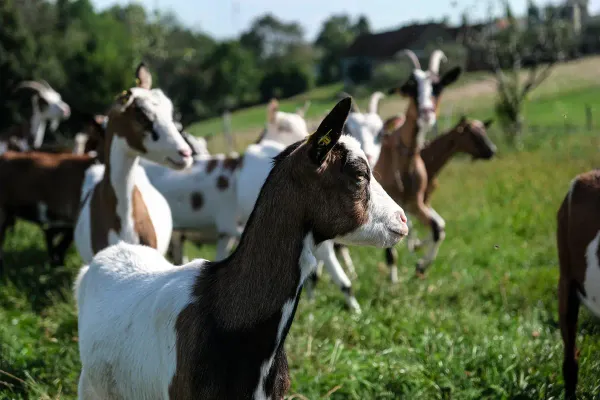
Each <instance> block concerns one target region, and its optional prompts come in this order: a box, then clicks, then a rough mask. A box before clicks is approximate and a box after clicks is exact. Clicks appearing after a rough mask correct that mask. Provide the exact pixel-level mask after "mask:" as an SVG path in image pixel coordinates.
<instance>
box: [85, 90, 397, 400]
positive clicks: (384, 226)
mask: <svg viewBox="0 0 600 400" xmlns="http://www.w3.org/2000/svg"><path fill="white" fill-rule="evenodd" d="M349 110H350V101H349V99H346V100H342V101H341V102H340V103H338V105H337V106H336V107H334V109H333V111H332V112H331V113H330V115H329V117H328V118H326V119H325V121H324V122H323V123H322V124H321V127H320V128H319V129H318V130H317V132H316V133H315V134H314V135H312V136H311V138H310V139H309V140H308V141H306V142H298V143H296V144H294V145H292V146H289V147H288V148H287V149H286V150H285V151H283V152H282V153H280V154H279V155H278V156H277V157H276V159H275V166H274V168H273V170H272V171H271V172H270V174H269V177H268V178H267V180H266V182H265V184H264V186H263V187H262V189H261V193H260V196H259V198H258V201H257V202H256V207H255V209H254V211H253V212H252V216H251V218H250V220H249V222H248V226H247V227H246V230H245V231H244V233H243V235H242V238H241V240H240V244H239V246H238V247H237V249H236V250H235V251H234V252H233V253H232V255H231V256H230V257H229V258H227V259H226V260H223V261H221V262H208V261H206V260H200V259H199V260H195V261H193V262H191V263H189V264H186V265H183V266H174V265H172V264H170V263H169V262H167V261H166V260H165V259H164V258H163V257H162V256H161V254H160V253H159V252H157V251H156V250H154V249H151V248H149V247H146V246H139V245H131V244H126V243H119V244H117V245H115V246H111V247H109V248H107V249H105V250H103V251H101V252H100V253H99V254H98V255H96V256H95V257H94V259H93V261H92V263H91V264H90V265H89V266H84V267H83V268H82V269H81V271H80V273H79V275H78V277H77V280H76V283H75V296H76V298H77V305H78V314H79V321H78V328H79V351H80V357H81V364H82V371H81V375H80V378H79V387H78V395H79V399H80V400H86V399H164V400H167V399H178V400H192V399H194V400H195V399H242V398H243V399H254V400H266V399H282V398H283V397H284V395H285V393H286V392H287V390H288V389H289V386H290V377H289V371H288V365H287V357H286V354H285V348H284V342H285V339H286V337H287V334H288V331H289V329H290V326H291V324H292V321H293V318H294V314H295V310H296V307H297V305H298V301H299V296H300V293H301V291H302V285H303V283H304V281H305V279H306V277H307V276H308V275H309V274H310V273H311V271H312V270H313V269H314V267H315V266H316V260H315V258H314V256H313V254H312V251H311V249H312V248H313V247H315V246H318V245H319V243H321V242H322V241H323V240H331V239H337V240H340V241H343V242H345V243H355V244H361V245H371V246H378V247H383V246H393V245H395V244H396V243H397V242H398V241H399V240H400V239H401V237H402V236H404V235H406V233H407V232H408V227H407V226H406V217H405V215H404V212H403V210H402V209H401V208H400V207H399V206H398V205H397V204H396V203H395V202H393V201H392V200H391V198H390V197H389V196H388V195H387V194H386V193H385V192H384V191H383V190H382V188H381V186H380V185H379V184H378V183H377V181H376V180H375V178H374V177H373V175H372V174H371V170H370V167H369V165H368V163H367V161H366V158H365V155H364V152H363V151H362V150H361V149H360V147H359V145H358V143H357V142H356V140H354V139H353V138H351V137H349V136H344V137H343V138H341V139H340V135H341V130H342V126H343V123H344V120H345V118H346V116H347V115H348V111H349Z"/></svg>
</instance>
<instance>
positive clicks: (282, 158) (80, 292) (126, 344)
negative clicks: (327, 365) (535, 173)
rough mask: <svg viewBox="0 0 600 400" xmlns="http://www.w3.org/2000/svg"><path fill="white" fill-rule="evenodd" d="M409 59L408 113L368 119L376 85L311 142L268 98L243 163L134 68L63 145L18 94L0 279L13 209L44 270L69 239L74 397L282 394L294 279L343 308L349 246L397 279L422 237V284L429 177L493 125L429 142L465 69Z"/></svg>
mask: <svg viewBox="0 0 600 400" xmlns="http://www.w3.org/2000/svg"><path fill="white" fill-rule="evenodd" d="M406 54H407V55H408V56H409V57H410V59H411V60H412V62H413V64H414V70H413V72H412V74H411V75H410V77H409V78H408V80H407V81H406V82H405V83H404V84H403V85H402V86H400V87H398V88H394V89H392V90H390V94H392V93H399V94H401V95H403V96H405V97H406V98H408V100H409V101H408V106H407V109H406V112H405V113H404V114H403V115H401V114H399V115H397V116H393V117H391V118H389V119H387V120H386V121H383V120H382V119H381V118H380V117H379V115H378V102H379V100H380V99H381V98H382V97H383V96H384V95H383V93H381V92H376V93H374V94H373V95H372V97H371V100H370V103H369V107H368V110H367V112H366V113H361V112H360V111H359V110H358V109H357V108H356V106H355V105H354V104H353V102H352V100H351V98H350V97H346V98H344V99H343V100H341V101H339V102H338V103H337V104H336V105H335V107H334V108H333V109H332V110H331V111H330V112H329V113H328V114H327V115H326V116H324V118H322V120H321V122H320V124H319V125H318V127H317V128H316V130H315V131H314V133H312V134H309V131H308V128H307V124H306V121H305V119H304V111H306V110H305V109H300V110H298V111H297V112H296V113H287V112H282V111H279V109H278V104H277V102H276V101H272V102H271V103H270V104H269V105H268V108H267V124H266V128H265V130H264V131H263V133H262V134H261V135H260V137H259V138H258V140H257V141H256V143H254V144H252V145H250V146H249V147H248V148H247V149H246V151H245V152H244V154H243V155H238V154H235V153H234V154H229V155H223V154H219V155H211V154H209V153H208V151H207V148H206V142H205V141H204V140H203V139H197V138H194V137H192V136H190V135H189V134H187V133H186V132H184V131H183V130H182V128H181V126H180V125H179V124H178V123H177V122H176V121H174V119H173V114H174V113H173V105H172V102H171V100H170V99H169V98H168V97H167V96H166V95H165V94H164V93H163V92H162V91H161V90H160V89H152V76H151V74H150V72H149V71H148V69H147V68H146V66H145V65H144V64H140V66H139V67H138V68H137V71H136V78H137V79H136V82H137V86H136V87H133V88H130V89H128V90H126V91H124V92H123V93H121V94H120V95H119V96H117V98H116V101H115V102H114V104H113V105H112V106H111V108H110V110H109V111H108V113H107V115H106V116H105V115H97V116H94V118H90V119H89V120H88V121H87V122H86V123H85V127H84V128H83V129H82V130H83V132H82V133H80V134H78V135H77V136H76V138H75V143H76V146H75V148H72V149H69V148H63V147H60V146H59V147H58V148H57V147H50V146H47V145H44V143H43V139H44V133H45V129H46V125H47V124H48V123H50V126H51V128H52V129H56V127H57V126H58V125H59V124H60V123H61V122H62V121H64V120H66V119H67V118H69V116H70V113H71V111H70V108H69V106H68V105H67V104H66V103H64V102H63V101H62V100H61V97H60V95H59V94H58V93H57V92H56V91H54V90H53V89H52V88H51V87H50V85H48V84H47V83H46V82H44V81H40V82H31V81H30V82H24V83H22V84H21V85H20V86H19V89H20V90H25V89H28V90H31V91H32V97H31V101H32V113H31V115H30V116H29V117H30V118H29V119H28V120H26V122H25V123H23V124H22V125H20V126H15V127H13V128H12V129H10V130H8V131H7V132H5V133H3V134H2V136H1V137H0V152H2V154H1V155H0V186H1V187H2V190H1V191H0V271H2V268H5V265H4V252H3V247H4V246H3V244H4V239H5V234H6V231H7V228H8V227H10V226H11V225H13V224H14V223H15V220H16V219H17V218H20V219H25V220H29V221H32V222H35V223H37V224H38V225H40V226H41V227H42V229H43V231H44V234H45V238H46V245H47V250H48V254H49V257H50V260H51V263H52V264H53V265H60V264H62V263H63V262H64V258H65V254H66V251H67V249H68V248H69V246H70V244H71V242H72V241H73V240H74V241H75V245H76V248H77V250H78V252H79V255H80V256H81V258H82V260H83V262H84V264H85V265H84V266H83V267H82V268H81V270H80V272H79V275H78V276H77V279H76V282H75V293H76V300H77V306H78V316H79V321H78V329H79V350H80V357H81V363H82V371H81V375H80V380H79V388H78V393H79V398H80V399H149V398H163V399H168V398H169V399H242V398H243V399H247V398H252V399H255V400H259V399H282V398H283V396H284V394H285V393H286V391H287V390H288V389H289V386H290V378H289V374H288V365H287V358H286V354H285V350H284V342H285V338H286V336H287V333H288V331H289V328H290V326H291V323H292V320H293V318H294V313H295V311H296V307H297V305H298V301H299V296H300V293H301V290H302V288H303V286H304V285H305V284H306V285H307V288H308V289H310V290H309V295H310V296H312V295H313V294H312V293H313V291H312V289H313V286H314V284H315V282H316V277H317V276H318V274H317V267H318V266H320V265H323V266H324V267H325V269H326V270H327V271H328V273H329V274H330V275H331V276H332V279H333V281H334V282H335V283H336V284H337V285H338V286H339V287H340V289H341V291H342V293H343V294H344V296H345V298H346V302H347V304H348V306H349V307H350V308H351V309H352V310H353V311H355V312H360V306H359V303H358V301H357V300H356V298H355V297H354V295H353V292H352V286H351V281H350V279H349V278H348V276H347V275H346V273H345V272H344V269H343V268H342V266H341V265H340V262H339V261H338V255H341V256H342V259H343V261H344V263H345V265H346V268H347V269H348V271H349V272H350V274H351V275H354V276H355V275H356V274H355V271H354V266H353V263H352V259H351V257H350V253H349V251H348V248H347V247H345V246H346V245H364V246H376V247H381V248H385V256H386V260H387V264H388V266H389V270H390V276H391V280H392V281H393V282H395V281H396V280H397V274H398V273H397V266H396V258H397V256H396V252H395V249H394V246H395V245H396V244H397V243H398V242H399V241H400V240H401V239H402V238H403V237H405V236H408V238H407V242H408V247H409V250H410V251H415V250H417V249H418V248H420V247H423V246H424V247H426V251H425V255H424V257H422V258H421V259H420V260H419V261H418V263H417V265H416V272H417V274H419V275H420V276H423V274H424V273H425V271H426V269H427V267H429V265H430V264H431V263H432V262H433V261H434V260H435V258H436V255H437V252H438V249H439V247H440V244H441V242H442V241H443V239H444V236H445V233H444V227H445V222H444V219H443V218H442V217H441V216H440V215H439V214H438V213H437V212H436V211H435V210H434V209H433V208H432V207H431V205H430V197H431V194H432V192H433V190H434V189H435V187H436V176H437V175H438V173H439V171H440V170H441V169H442V167H443V166H444V165H445V164H446V163H447V162H448V161H449V160H450V158H452V156H454V155H455V154H457V153H459V152H462V153H467V154H470V155H471V156H472V157H473V158H475V159H490V158H492V157H493V155H494V153H495V151H496V148H495V146H494V144H493V143H492V142H491V141H490V139H489V138H488V137H487V134H486V129H487V128H488V127H489V126H490V124H491V122H492V121H491V120H490V121H485V122H481V121H477V120H470V119H468V118H466V117H462V118H461V120H460V121H459V122H458V124H457V125H456V126H455V127H454V128H453V129H451V130H450V131H449V132H447V133H444V134H441V135H439V136H438V137H436V138H435V139H434V140H432V141H430V142H429V143H425V135H426V134H427V133H428V132H429V131H430V130H431V128H432V127H433V126H434V124H435V123H436V116H437V112H438V108H439V107H440V101H441V97H440V96H441V94H442V92H443V90H444V88H445V87H447V86H448V85H451V84H452V83H454V82H455V81H456V80H457V79H458V77H459V76H460V73H461V69H460V68H459V67H455V68H452V69H450V70H449V71H448V72H446V73H445V74H443V75H441V76H440V74H439V66H440V63H441V61H442V60H444V59H445V56H444V54H443V53H442V52H441V51H440V50H436V51H434V52H433V54H432V55H431V57H430V64H429V68H428V69H427V70H423V69H421V66H420V64H419V61H418V59H417V57H416V56H415V55H414V54H413V53H412V52H410V51H406ZM374 176H376V177H377V179H375V178H374ZM598 201H600V174H598V173H595V172H590V173H588V174H584V175H582V176H580V177H578V178H577V179H576V180H575V181H574V182H573V184H572V186H571V190H570V191H569V194H568V195H567V197H566V199H565V201H564V203H563V205H562V206H561V208H560V211H559V221H558V222H559V230H558V244H559V253H560V264H561V273H560V285H559V292H560V323H561V329H562V333H563V339H564V342H565V361H564V366H563V369H564V377H565V385H566V392H567V395H568V396H574V393H575V386H576V380H577V362H576V359H575V353H576V350H575V336H576V335H575V325H576V323H577V313H578V308H579V302H580V301H583V303H584V304H585V305H587V306H588V307H589V308H590V309H591V310H592V311H594V312H595V313H596V314H599V315H600V260H599V257H600V253H599V251H598V249H599V245H600V234H599V233H598V232H599V231H600V225H598V226H596V225H594V224H592V223H591V221H590V218H589V215H591V213H592V212H593V211H594V210H595V209H597V204H598ZM400 205H401V206H402V207H403V208H404V209H405V210H406V211H407V212H408V213H409V214H410V215H411V216H412V217H414V218H416V219H417V220H419V221H420V222H421V223H422V224H424V225H425V226H429V227H430V229H431V237H430V238H429V239H428V240H424V241H423V242H421V241H419V240H418V239H417V238H416V237H414V234H412V232H411V231H412V230H409V221H407V218H406V215H405V213H404V210H403V208H401V207H400ZM59 236H61V238H60V240H59V241H58V243H57V240H56V238H57V237H59ZM186 239H187V240H191V241H193V242H195V243H197V244H204V243H216V245H217V255H216V258H217V260H218V261H214V262H209V261H206V260H202V259H196V260H193V261H191V262H188V261H187V260H186V257H185V255H184V250H183V249H184V246H183V245H184V242H185V240H186ZM586 244H588V245H586ZM234 247H235V249H234ZM165 255H168V256H169V258H170V259H171V260H172V261H173V262H175V264H177V266H176V265H173V264H171V263H170V262H168V261H167V260H166V259H165V258H164V256H165ZM588 265H589V266H590V267H589V269H587V266H588ZM309 277H310V279H307V278H309Z"/></svg>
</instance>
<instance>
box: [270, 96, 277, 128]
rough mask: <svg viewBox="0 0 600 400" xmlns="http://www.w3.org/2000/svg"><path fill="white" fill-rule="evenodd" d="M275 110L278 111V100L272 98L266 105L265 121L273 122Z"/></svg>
mask: <svg viewBox="0 0 600 400" xmlns="http://www.w3.org/2000/svg"><path fill="white" fill-rule="evenodd" d="M277 111H279V102H278V101H277V99H275V98H273V99H271V101H270V102H269V105H268V106H267V122H268V123H271V124H272V123H274V122H275V116H276V115H277Z"/></svg>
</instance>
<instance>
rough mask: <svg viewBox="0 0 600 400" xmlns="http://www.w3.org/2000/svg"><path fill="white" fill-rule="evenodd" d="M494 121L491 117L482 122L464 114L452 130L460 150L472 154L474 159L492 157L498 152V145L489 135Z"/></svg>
mask: <svg viewBox="0 0 600 400" xmlns="http://www.w3.org/2000/svg"><path fill="white" fill-rule="evenodd" d="M492 123H493V120H491V119H488V120H486V121H484V122H481V121H478V120H469V119H467V117H465V116H463V117H462V118H461V119H460V121H459V123H458V124H457V125H456V126H455V127H454V129H453V130H452V132H454V133H455V135H456V142H455V145H456V146H457V148H458V150H459V151H462V152H464V153H467V154H470V155H471V157H473V159H484V160H489V159H490V158H492V157H493V156H494V154H496V145H494V143H492V141H491V140H490V138H489V137H488V136H487V129H488V128H489V127H490V125H492Z"/></svg>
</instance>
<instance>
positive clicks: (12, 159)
mask: <svg viewBox="0 0 600 400" xmlns="http://www.w3.org/2000/svg"><path fill="white" fill-rule="evenodd" d="M94 162H95V159H94V158H92V157H90V156H88V155H75V154H68V153H63V154H51V153H42V152H33V151H32V152H25V153H22V152H13V151H8V152H5V153H4V154H2V155H0V188H2V190H0V273H1V271H2V266H3V262H4V250H3V245H4V239H5V234H6V229H7V228H8V226H9V225H10V224H11V223H13V222H14V218H15V217H18V218H22V219H25V220H29V221H32V222H36V223H38V224H40V225H42V226H47V227H48V229H50V232H51V234H52V233H54V230H52V229H53V228H54V229H58V230H60V229H70V232H71V235H70V240H68V237H67V239H65V240H67V242H66V243H61V244H59V246H58V248H57V249H54V248H53V243H52V242H53V240H51V239H49V237H48V233H47V234H46V241H47V245H48V251H49V252H50V255H51V259H52V261H53V263H58V262H62V261H63V259H64V253H65V252H66V250H67V248H68V246H69V244H70V242H71V240H72V230H73V228H72V226H73V222H74V221H75V217H76V216H77V213H78V211H79V196H80V191H81V186H82V183H83V177H84V174H85V171H86V170H87V169H88V168H89V167H90V166H91V165H92V164H93V163H94ZM66 233H67V235H68V232H66ZM55 251H56V252H58V254H56V252H55Z"/></svg>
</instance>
